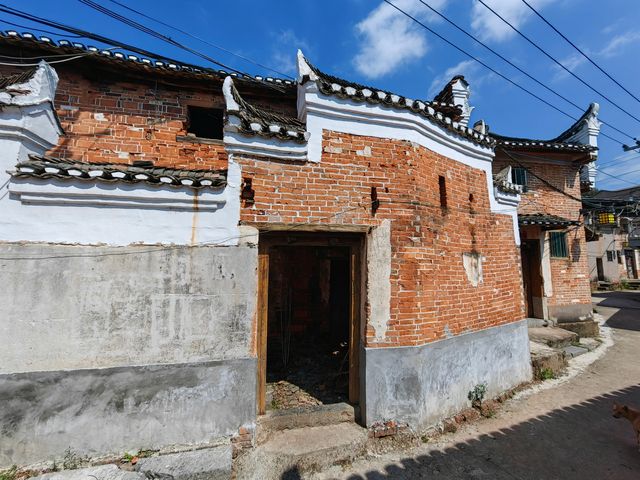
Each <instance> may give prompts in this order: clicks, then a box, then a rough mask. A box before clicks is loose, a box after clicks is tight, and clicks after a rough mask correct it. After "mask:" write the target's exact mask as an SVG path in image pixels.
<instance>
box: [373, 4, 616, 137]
mask: <svg viewBox="0 0 640 480" xmlns="http://www.w3.org/2000/svg"><path fill="white" fill-rule="evenodd" d="M383 1H384V2H385V3H387V4H388V5H390V6H391V7H393V8H395V9H396V10H397V11H399V12H400V13H402V14H403V15H404V16H406V17H407V18H410V19H411V20H413V21H414V22H415V23H417V24H418V25H420V26H421V27H422V28H424V29H425V30H427V31H428V32H430V33H431V34H432V35H435V36H436V37H438V38H439V39H440V40H442V41H443V42H445V43H446V44H447V45H449V46H451V47H453V48H455V49H456V50H458V51H459V52H460V53H462V54H463V55H465V56H466V57H469V58H470V59H471V60H473V61H475V62H477V63H479V64H480V65H482V66H483V67H484V68H486V69H487V70H489V71H490V72H493V73H494V74H496V75H497V76H499V77H500V78H502V79H503V80H506V81H507V82H509V83H510V84H511V85H513V86H515V87H516V88H519V89H520V90H522V91H523V92H525V93H527V94H528V95H531V96H532V97H533V98H535V99H536V100H538V101H540V102H542V103H544V104H545V105H547V106H548V107H551V108H552V109H554V110H556V111H557V112H560V113H561V114H562V115H564V116H566V117H569V118H570V119H572V120H573V121H577V120H578V119H577V118H576V117H574V116H573V115H571V114H570V113H567V112H565V111H564V110H562V109H561V108H559V107H557V106H556V105H554V104H552V103H550V102H548V101H547V100H545V99H544V98H542V97H540V96H539V95H536V94H535V93H533V92H532V91H531V90H529V89H527V88H526V87H523V86H522V85H520V84H519V83H517V82H515V81H514V80H512V79H510V78H509V77H507V76H506V75H503V74H502V73H500V72H499V71H497V70H496V69H495V68H493V67H491V66H489V65H488V64H486V63H485V62H483V61H482V60H480V59H479V58H478V57H475V56H474V55H472V54H470V53H469V52H467V51H466V50H464V49H463V48H462V47H459V46H458V45H456V44H455V43H453V42H451V41H450V40H448V39H446V38H445V37H443V36H442V35H440V34H439V33H438V32H436V31H435V30H433V29H432V28H430V27H428V26H427V25H425V24H424V23H423V22H421V21H420V20H418V19H417V18H415V17H414V16H413V15H411V14H410V13H408V12H406V11H404V10H403V9H401V8H400V7H398V6H397V5H396V4H394V3H393V2H392V1H391V0H383ZM600 134H601V135H602V136H603V137H606V138H608V139H609V140H611V141H613V142H616V143H618V144H620V145H624V143H623V142H621V141H620V140H618V139H616V138H613V137H611V136H609V135H607V134H606V133H602V132H601V133H600Z"/></svg>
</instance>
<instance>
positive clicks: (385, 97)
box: [298, 51, 495, 147]
mask: <svg viewBox="0 0 640 480" xmlns="http://www.w3.org/2000/svg"><path fill="white" fill-rule="evenodd" d="M298 62H299V64H300V62H304V65H305V68H303V69H301V68H300V67H299V70H300V78H298V81H299V82H300V83H301V84H303V85H304V84H305V83H306V82H307V81H315V82H316V84H317V85H318V89H319V90H320V92H321V93H323V94H325V95H331V96H337V97H339V98H348V99H350V100H353V101H358V102H367V103H373V104H382V105H386V106H388V107H392V108H395V109H398V110H409V111H410V112H413V113H416V114H418V115H421V116H423V117H425V118H427V119H429V120H430V121H432V122H434V123H436V124H438V125H439V126H441V127H443V128H444V129H446V130H448V131H450V132H452V133H455V134H457V135H459V136H461V137H463V138H466V139H468V140H471V141H472V142H474V143H477V144H480V145H484V146H489V147H493V146H494V144H495V141H494V139H493V138H491V137H490V136H488V135H485V134H482V133H480V132H478V131H476V130H473V129H472V128H469V127H466V126H465V125H462V124H461V123H460V122H459V121H458V120H459V118H460V116H461V115H462V110H461V109H460V107H458V106H455V105H451V104H443V103H438V102H431V101H429V100H412V99H409V98H406V97H403V96H401V95H397V94H395V93H391V92H387V91H385V90H380V89H376V88H373V87H366V86H364V85H360V84H358V83H354V82H350V81H348V80H344V79H341V78H339V77H335V76H333V75H329V74H326V73H324V72H322V71H320V70H319V69H318V68H317V67H315V66H314V65H312V64H311V63H309V61H308V60H307V59H306V58H305V57H304V55H303V54H302V52H300V51H298ZM442 107H446V108H453V109H455V112H456V115H457V117H456V118H452V117H450V116H447V115H445V114H443V113H442V111H440V109H441V108H442Z"/></svg>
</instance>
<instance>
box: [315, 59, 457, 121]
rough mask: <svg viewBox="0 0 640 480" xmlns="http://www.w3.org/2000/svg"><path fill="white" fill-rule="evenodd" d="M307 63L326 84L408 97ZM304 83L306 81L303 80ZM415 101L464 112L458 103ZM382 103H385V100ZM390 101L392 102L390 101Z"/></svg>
mask: <svg viewBox="0 0 640 480" xmlns="http://www.w3.org/2000/svg"><path fill="white" fill-rule="evenodd" d="M307 64H308V65H309V68H311V69H312V70H313V72H314V73H315V74H316V75H317V76H318V77H319V79H320V80H321V82H323V83H326V84H329V85H330V84H333V83H336V84H338V85H342V86H346V87H353V88H355V89H357V90H370V91H372V92H376V93H378V92H382V93H385V94H386V95H387V98H389V97H391V96H395V97H399V98H400V99H406V97H404V96H403V95H397V94H395V93H393V92H390V91H388V90H383V89H380V88H377V87H370V86H367V85H362V84H361V83H357V82H352V81H351V80H345V79H344V78H340V77H336V76H335V75H331V74H329V73H325V72H323V71H321V70H320V69H318V67H316V66H315V65H313V64H311V63H310V62H309V61H308V60H307ZM303 83H304V82H303ZM414 102H422V103H424V104H425V105H428V106H431V107H433V108H435V109H437V108H449V109H452V110H457V111H458V115H461V114H462V110H461V109H460V107H459V106H458V105H454V104H453V103H447V102H438V101H435V100H421V99H417V100H414ZM381 103H385V102H384V101H383V102H381ZM389 103H390V102H389Z"/></svg>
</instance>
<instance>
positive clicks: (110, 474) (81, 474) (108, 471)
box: [2, 465, 147, 480]
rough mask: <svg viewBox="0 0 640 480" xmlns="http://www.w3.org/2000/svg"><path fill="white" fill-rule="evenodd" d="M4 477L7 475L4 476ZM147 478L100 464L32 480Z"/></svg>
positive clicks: (49, 474) (128, 479)
mask: <svg viewBox="0 0 640 480" xmlns="http://www.w3.org/2000/svg"><path fill="white" fill-rule="evenodd" d="M2 478H5V477H4V476H2ZM7 478H9V477H7ZM146 478H147V477H145V476H144V475H143V474H142V473H137V472H127V471H125V470H120V469H119V468H118V467H117V466H116V465H100V466H97V467H89V468H80V469H78V470H62V471H60V472H51V473H45V474H44V475H40V476H37V477H32V480H146Z"/></svg>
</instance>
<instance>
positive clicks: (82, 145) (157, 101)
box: [0, 63, 296, 169]
mask: <svg viewBox="0 0 640 480" xmlns="http://www.w3.org/2000/svg"><path fill="white" fill-rule="evenodd" d="M77 66H80V67H82V64H75V63H74V65H70V66H66V65H56V66H55V67H56V71H57V73H58V76H59V78H60V80H59V83H58V89H57V91H56V98H55V106H56V111H57V113H58V116H59V118H60V122H61V124H62V127H63V129H64V131H65V135H63V136H62V137H61V138H60V142H59V144H58V146H57V147H55V148H53V149H52V150H51V151H50V152H48V153H49V154H50V155H53V156H58V157H64V158H70V159H75V160H83V161H88V162H115V163H126V164H131V163H133V162H134V161H136V160H151V161H153V162H155V164H156V165H158V166H164V167H175V168H187V169H207V168H212V169H218V168H226V166H227V154H226V152H225V150H224V146H223V145H222V141H219V142H218V143H217V144H210V143H198V142H196V141H177V139H176V138H177V137H178V136H185V135H186V134H187V130H186V125H187V106H189V105H193V106H200V107H208V108H224V98H223V97H222V80H220V81H214V80H212V81H211V82H207V83H204V82H200V83H198V84H190V83H188V82H184V83H183V84H180V85H178V84H172V83H171V82H170V81H167V80H165V79H163V78H162V77H161V76H160V75H157V77H156V78H155V80H154V78H153V75H149V78H147V79H145V80H141V79H139V78H136V79H133V78H132V79H131V80H128V79H127V78H126V76H125V75H124V74H123V75H122V76H121V77H120V78H117V77H114V73H113V72H109V73H108V74H105V75H102V73H103V72H87V71H86V70H85V71H84V73H82V70H83V68H85V67H83V68H76V67H77ZM17 71H19V70H16V69H15V68H13V67H8V66H4V67H0V74H1V75H6V74H11V73H16V72H17ZM263 90H265V91H255V92H244V93H243V95H245V96H246V97H247V99H249V100H250V101H251V102H253V103H255V104H262V105H267V104H268V105H269V107H270V108H272V109H274V110H276V111H279V112H282V113H286V114H289V115H295V108H296V107H295V99H292V98H289V97H288V96H286V95H280V97H281V98H279V97H278V96H276V95H273V90H268V89H263ZM267 93H271V95H269V96H265V94H267Z"/></svg>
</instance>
